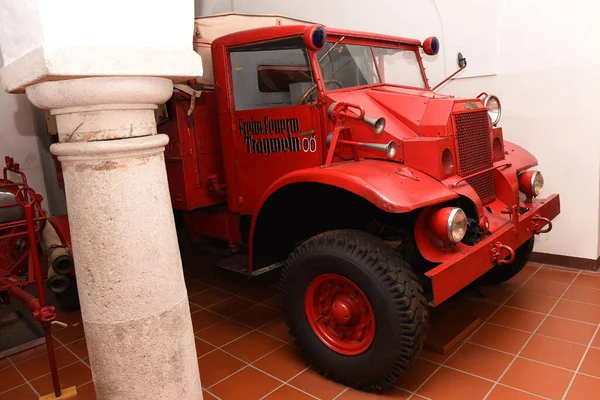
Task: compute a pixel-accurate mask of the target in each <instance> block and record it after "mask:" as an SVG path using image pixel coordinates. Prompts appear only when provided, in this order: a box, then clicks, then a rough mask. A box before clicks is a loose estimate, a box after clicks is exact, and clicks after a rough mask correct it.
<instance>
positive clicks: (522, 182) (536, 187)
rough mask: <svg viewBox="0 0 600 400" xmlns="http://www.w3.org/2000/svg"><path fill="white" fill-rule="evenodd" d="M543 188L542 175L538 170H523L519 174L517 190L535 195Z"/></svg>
mask: <svg viewBox="0 0 600 400" xmlns="http://www.w3.org/2000/svg"><path fill="white" fill-rule="evenodd" d="M543 188H544V176H543V175H542V173H541V172H540V171H525V172H522V173H520V174H519V190H521V192H523V193H525V194H526V195H528V196H533V197H537V196H539V195H540V193H541V192H542V189H543Z"/></svg>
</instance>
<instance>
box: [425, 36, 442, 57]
mask: <svg viewBox="0 0 600 400" xmlns="http://www.w3.org/2000/svg"><path fill="white" fill-rule="evenodd" d="M439 51H440V41H439V40H438V38H436V37H435V36H429V37H428V38H427V39H425V41H424V42H423V52H424V53H425V54H427V55H428V56H435V55H436V54H437V53H438V52H439Z"/></svg>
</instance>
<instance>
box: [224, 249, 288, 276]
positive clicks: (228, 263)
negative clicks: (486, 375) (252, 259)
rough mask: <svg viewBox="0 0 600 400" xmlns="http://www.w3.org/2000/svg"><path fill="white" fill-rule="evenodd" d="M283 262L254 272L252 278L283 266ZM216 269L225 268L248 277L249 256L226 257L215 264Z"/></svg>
mask: <svg viewBox="0 0 600 400" xmlns="http://www.w3.org/2000/svg"><path fill="white" fill-rule="evenodd" d="M283 264H284V263H283V262H278V263H275V264H271V265H268V266H266V267H263V268H261V269H259V270H255V271H252V276H258V275H261V274H264V273H265V272H269V271H272V270H274V269H275V268H279V267H282V266H283ZM213 265H214V266H215V267H218V268H223V269H226V270H229V271H233V272H237V273H240V274H244V275H248V255H247V254H233V255H231V256H229V257H225V258H222V259H220V260H219V261H217V262H216V263H214V264H213Z"/></svg>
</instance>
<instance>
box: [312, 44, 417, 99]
mask: <svg viewBox="0 0 600 400" xmlns="http://www.w3.org/2000/svg"><path fill="white" fill-rule="evenodd" d="M317 58H318V59H319V65H320V66H321V72H322V74H323V79H324V80H325V81H328V80H329V81H330V83H333V84H334V85H329V84H328V85H327V88H329V89H337V88H338V87H340V86H342V87H345V88H347V87H353V86H362V85H369V84H373V83H391V84H395V85H402V86H411V87H417V88H425V80H424V79H423V74H422V72H421V66H420V64H419V60H418V58H417V53H416V52H415V51H414V50H406V49H398V48H386V47H375V46H373V48H372V50H371V46H368V45H356V44H344V42H343V41H341V42H337V43H333V42H328V43H327V44H326V45H325V46H324V47H323V48H322V49H321V50H319V51H318V52H317ZM378 68H379V72H378V71H377V69H378Z"/></svg>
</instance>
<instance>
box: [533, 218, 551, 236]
mask: <svg viewBox="0 0 600 400" xmlns="http://www.w3.org/2000/svg"><path fill="white" fill-rule="evenodd" d="M544 227H546V229H543V228H544ZM551 230H552V221H550V220H549V219H548V218H546V217H542V216H540V215H534V216H533V218H531V231H532V232H533V233H534V234H536V235H539V234H540V233H548V232H550V231H551Z"/></svg>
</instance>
